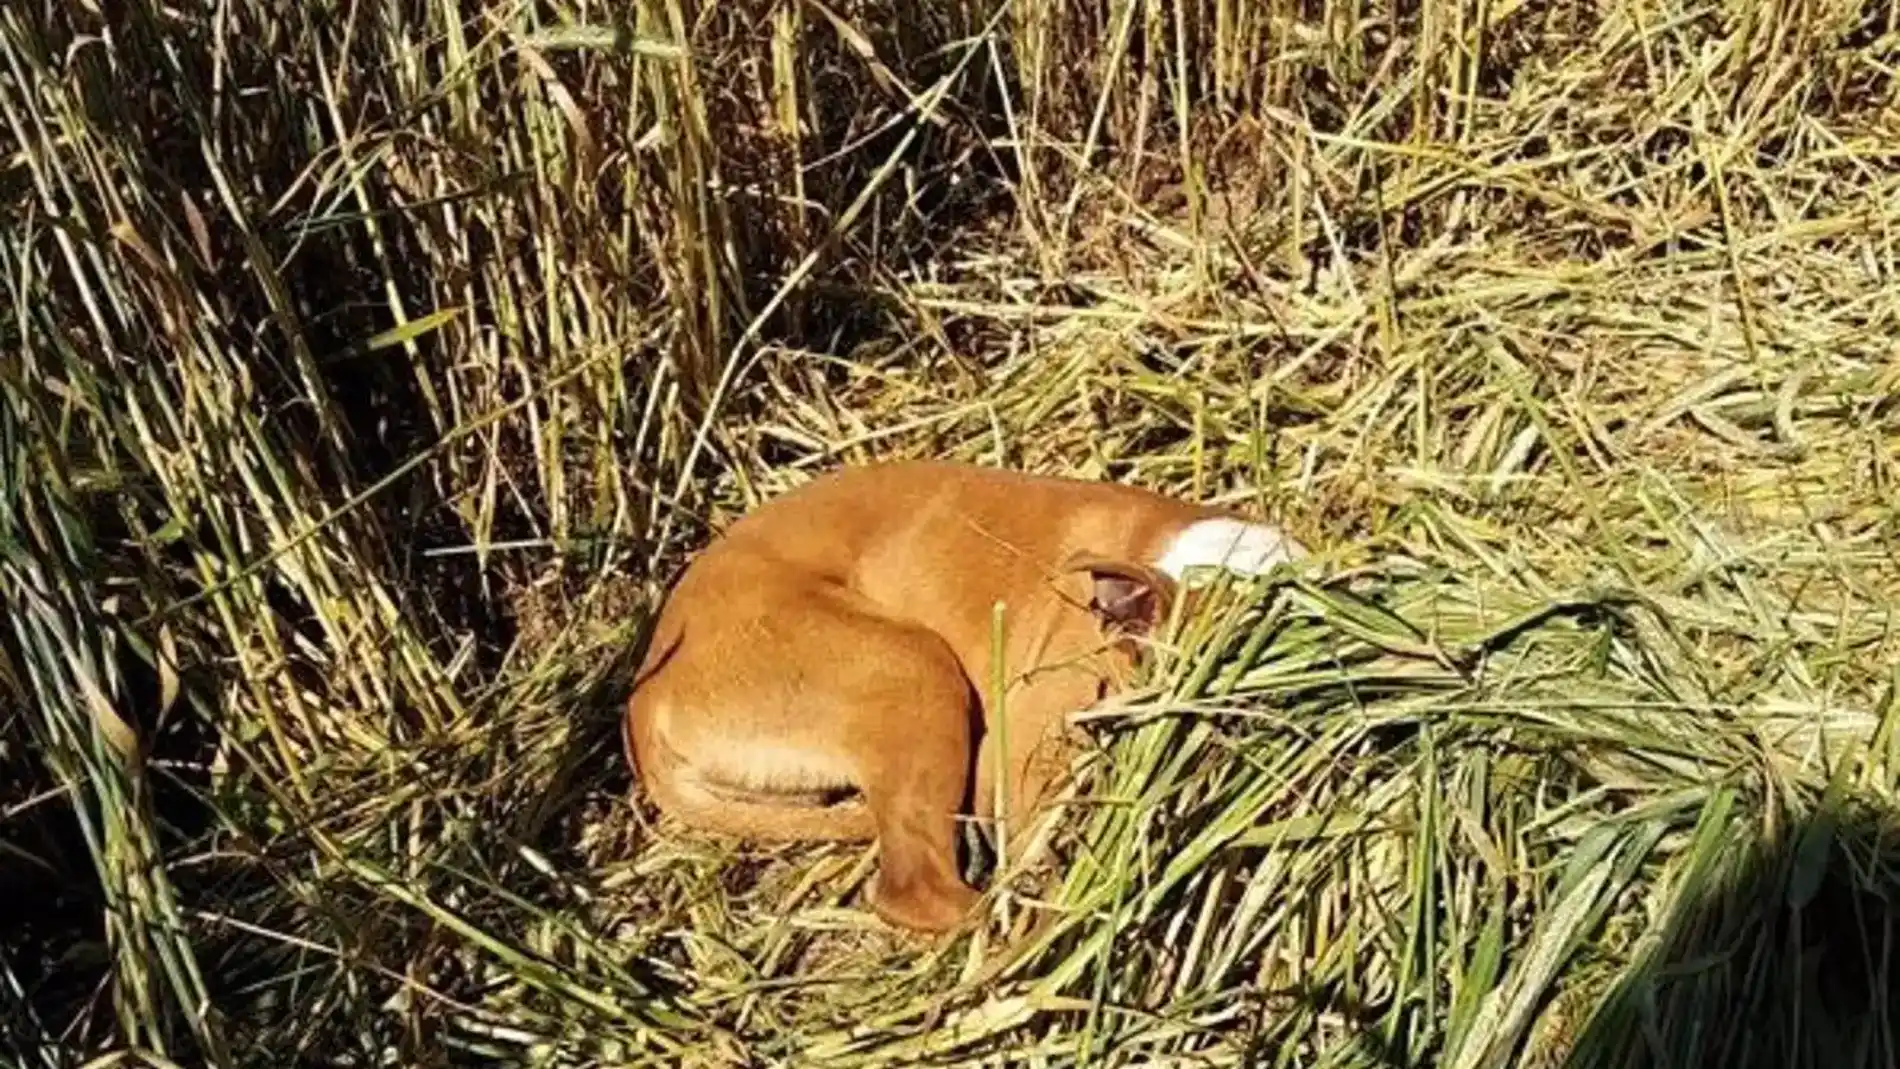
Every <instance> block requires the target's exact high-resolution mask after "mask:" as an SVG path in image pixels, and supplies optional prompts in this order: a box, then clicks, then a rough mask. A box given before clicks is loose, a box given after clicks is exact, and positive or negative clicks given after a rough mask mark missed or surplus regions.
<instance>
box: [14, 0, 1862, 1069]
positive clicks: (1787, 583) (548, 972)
mask: <svg viewBox="0 0 1900 1069" xmlns="http://www.w3.org/2000/svg"><path fill="white" fill-rule="evenodd" d="M1896 64H1900V9H1897V8H1895V7H1893V6H1892V5H1890V4H1884V3H1878V2H1873V3H1843V2H1839V0H1808V2H1803V3H1773V4H1745V3H1735V4H1724V3H1713V2H1708V3H1702V2H1696V0H1641V2H1634V3H1609V2H1607V0H1606V2H1603V3H1595V4H1567V5H1542V4H1523V3H1511V2H1499V3H1490V2H1485V0H1455V2H1454V0H1424V2H1422V3H1400V4H1393V3H1389V2H1386V0H1367V2H1365V3H1360V2H1358V0H1313V2H1310V3H1303V4H1294V3H1289V2H1282V0H1267V2H1262V3H1241V2H1237V0H1167V2H1163V0H1142V2H1140V3H1136V2H1132V0H1124V2H1115V3H1107V4H1082V3H1048V2H1042V0H1033V2H1032V0H1013V2H1009V3H992V2H989V0H985V2H983V3H975V2H965V0H956V2H952V3H942V4H894V3H876V2H857V0H840V2H831V3H819V2H816V0H744V2H739V3H728V4H710V3H686V2H684V0H636V2H635V3H632V4H628V5H618V6H616V5H598V4H591V3H582V4H544V3H495V2H490V0H466V2H463V3H459V4H451V3H431V2H423V0H376V2H374V3H368V4H341V5H340V4H328V3H313V4H271V3H264V2H261V0H234V2H231V3H224V4H216V5H203V4H187V5H176V4H173V5H159V4H153V3H149V2H148V0H130V2H128V3H126V4H123V5H109V6H108V7H107V8H104V9H102V8H100V7H98V6H96V5H85V4H67V3H61V2H57V0H20V2H18V3H13V4H10V5H8V6H5V7H4V8H0V129H4V130H5V132H6V133H5V135H4V136H0V203H3V204H4V205H5V211H6V214H5V216H4V223H5V234H4V240H0V276H4V283H0V293H3V294H4V296H5V314H4V315H0V399H3V400H0V454H4V457H3V459H0V501H4V507H0V598H3V599H4V601H5V606H6V610H7V620H6V627H5V628H4V638H3V639H0V694H3V695H4V702H5V704H4V705H0V776H4V777H5V778H4V779H0V894H4V895H5V896H6V900H7V901H8V902H9V903H13V904H11V905H8V906H6V907H0V911H3V912H0V915H5V916H7V918H8V923H6V924H5V925H4V926H0V1022H4V1023H0V1043H4V1049H5V1050H6V1051H7V1053H8V1054H9V1056H10V1057H11V1058H12V1059H14V1060H17V1061H18V1062H20V1063H21V1064H24V1065H48V1066H53V1065H67V1064H77V1063H79V1062H81V1061H84V1060H86V1059H88V1058H90V1057H95V1056H118V1057H120V1058H124V1059H144V1060H145V1061H147V1062H152V1063H158V1064H163V1063H165V1062H166V1061H169V1062H175V1063H179V1064H213V1065H240V1064H273V1065H276V1064H285V1063H287V1062H292V1061H299V1062H308V1063H311V1064H369V1063H378V1064H389V1063H394V1064H449V1063H457V1064H460V1063H467V1062H471V1061H500V1062H533V1063H535V1064H547V1065H579V1064H615V1065H626V1064H682V1063H687V1064H747V1065H765V1064H788V1063H801V1064H803V1063H822V1064H837V1065H860V1066H869V1065H917V1064H1004V1063H1009V1064H1015V1063H1021V1064H1036V1065H1068V1064H1090V1065H1099V1064H1142V1065H1188V1064H1192V1065H1227V1064H1259V1065H1288V1066H1291V1065H1301V1066H1305V1065H1326V1066H1411V1065H1423V1064H1442V1065H1447V1066H1455V1067H1459V1069H1466V1067H1474V1069H1475V1067H1489V1066H1504V1065H1515V1066H1554V1065H1565V1064H1567V1065H1575V1066H1588V1067H1608V1066H1634V1065H1669V1066H1677V1065H1685V1064H1709V1065H1736V1064H1747V1065H1755V1064H1760V1065H1775V1066H1828V1067H1834V1066H1853V1065H1868V1066H1884V1065H1891V1064H1893V1063H1894V1062H1895V1060H1896V1059H1897V1058H1900V1031H1897V1030H1900V1001H1897V1000H1896V995H1897V994H1900V980H1896V978H1895V976H1894V975H1893V968H1894V965H1895V963H1896V955H1895V940H1896V939H1897V938H1900V928H1897V926H1896V921H1895V916H1894V913H1893V911H1892V903H1894V902H1895V901H1896V900H1900V899H1897V898H1896V895H1900V874H1897V873H1896V868H1895V863H1894V857H1895V849H1896V848H1895V836H1896V834H1897V833H1900V830H1897V829H1896V824H1895V818H1894V812H1893V804H1894V794H1895V791H1896V774H1897V773H1900V769H1896V761H1900V738H1896V733H1895V730H1894V721H1895V719H1896V718H1897V717H1900V699H1896V691H1897V690H1900V675H1897V674H1896V671H1895V669H1894V667H1893V666H1894V665H1895V664H1897V663H1900V639H1897V638H1896V635H1895V622H1896V621H1895V618H1894V605H1895V604H1896V601H1897V599H1900V560H1896V552H1895V550H1896V547H1897V546H1900V532H1896V530H1895V503H1896V477H1897V476H1900V423H1897V420H1900V414H1897V412H1896V408H1895V405H1894V401H1893V395H1894V392H1895V389H1896V387H1900V361H1897V359H1896V352H1900V350H1896V348H1895V345H1896V343H1895V339H1896V338H1900V290H1896V288H1895V285H1894V278H1895V269H1896V241H1895V234H1896V229H1895V227H1896V224H1900V168H1896V166H1895V159H1896V155H1897V154H1900V97H1897V96H1896V83H1895V71H1896ZM921 454H930V455H941V456H953V457H960V458H964V459H969V460H974V461H979V462H985V463H997V464H1006V465H1009V466H1014V467H1023V468H1030V469H1034V470H1040V471H1052V472H1068V473H1073V474H1078V475H1084V476H1089V477H1113V478H1119V479H1124V480H1127V481H1131V482H1137V483H1141V484H1144V485H1149V486H1154V487H1157V488H1162V489H1166V490H1170V491H1174V492H1179V493H1183V494H1192V495H1195V496H1199V497H1204V498H1215V499H1221V500H1229V501H1235V502H1238V503H1242V504H1244V505H1246V506H1247V507H1249V508H1251V509H1253V510H1256V511H1258V512H1260V513H1262V514H1264V515H1271V516H1275V517H1279V518H1282V519H1283V520H1284V521H1285V522H1287V523H1288V524H1289V525H1290V526H1292V527H1293V528H1294V529H1295V530H1296V531H1297V533H1298V534H1299V535H1300V536H1301V537H1302V539H1303V540H1304V541H1306V542H1307V543H1308V544H1311V545H1314V546H1317V547H1320V548H1321V549H1322V550H1323V553H1324V557H1325V559H1324V560H1323V561H1322V562H1320V563H1319V564H1317V565H1315V566H1314V567H1313V568H1312V569H1309V570H1306V571H1304V572H1299V573H1290V574H1287V575H1282V576H1277V577H1274V578H1273V579H1272V580H1271V581H1270V582H1268V583H1265V584H1263V585H1262V586H1261V587H1260V588H1259V589H1252V590H1245V591H1235V592H1234V594H1235V597H1233V598H1232V599H1229V600H1227V601H1224V602H1222V605H1221V606H1220V607H1219V609H1218V611H1215V612H1211V613H1210V614H1208V615H1206V616H1205V617H1203V618H1200V619H1197V620H1188V621H1181V622H1180V626H1179V627H1178V628H1177V629H1176V630H1175V631H1174V632H1173V633H1172V634H1171V637H1170V641H1169V642H1168V643H1167V644H1166V645H1165V646H1164V648H1162V649H1161V650H1159V651H1158V652H1157V657H1156V660H1155V663H1154V664H1153V666H1152V668H1151V670H1150V671H1149V673H1148V676H1147V679H1146V684H1147V685H1146V686H1145V687H1144V689H1143V690H1142V691H1141V692H1140V693H1139V694H1137V695H1134V696H1131V698H1130V699H1129V700H1128V701H1127V702H1124V703H1119V704H1117V705H1115V706H1114V707H1111V708H1107V709H1103V710H1099V711H1096V712H1095V713H1093V714H1092V715H1090V716H1089V717H1086V718H1084V725H1083V727H1084V729H1085V730H1086V731H1087V732H1088V734H1089V736H1090V737H1091V738H1092V739H1093V740H1094V741H1095V742H1097V743H1099V746H1098V747H1096V751H1095V752H1094V753H1093V755H1092V757H1091V759H1090V760H1089V761H1088V762H1086V763H1085V764H1084V766H1083V767H1082V768H1081V769H1079V772H1080V773H1081V776H1080V783H1079V786H1078V788H1077V791H1076V793H1075V795H1074V801H1073V803H1072V805H1071V807H1070V814H1071V819H1069V820H1068V821H1066V822H1065V824H1064V827H1063V830H1062V831H1061V833H1060V834H1059V836H1058V841H1057V843H1056V846H1057V854H1058V856H1059V857H1061V858H1063V859H1064V864H1063V865H1062V867H1061V868H1059V869H1058V870H1056V871H1053V872H1043V873H1037V872H1022V873H1015V872H1011V873H1006V874H1005V876H1004V878H1003V879H1001V880H999V889H998V891H997V893H996V895H995V896H994V897H995V902H996V922H997V923H996V924H995V925H993V926H992V928H991V929H990V930H989V931H986V932H984V933H981V934H980V935H978V936H975V937H973V938H968V939H961V940H957V941H953V942H950V943H947V944H943V945H933V946H922V945H919V944H918V943H916V942H915V941H911V940H907V939H905V938H902V937H898V936H894V935H892V934H890V933H888V932H884V931H882V930H881V929H880V928H878V926H877V925H875V924H874V923H873V922H872V921H871V920H870V919H869V918H868V914H867V913H866V912H865V911H864V910H863V909H862V908H860V906H859V904H858V902H857V900H856V898H855V895H856V892H857V890H858V889H859V888H860V886H861V883H862V879H863V877H864V876H865V875H866V874H867V873H868V871H869V868H870V866H871V865H872V864H873V863H874V858H873V857H872V855H871V854H870V853H869V852H868V851H857V850H844V849H832V848H825V849H820V848H815V847H810V846H788V847H783V848H775V849H769V850H768V849H761V848H757V847H747V848H741V847H739V846H736V845H734V844H729V843H722V842H717V841H711V840H707V839H705V838H701V837H697V836H692V835H687V834H683V833H681V832H680V831H679V830H677V829H673V828H669V827H664V826H658V825H656V824H654V823H653V822H652V821H651V819H650V814H649V812H648V810H646V809H645V808H644V806H643V805H642V804H641V802H640V799H639V795H638V792H637V791H635V790H633V789H632V786H633V785H632V784H630V783H629V781H628V778H627V775H626V772H625V769H624V768H623V767H622V759H621V757H620V755H619V750H618V741H617V734H616V732H615V717H616V715H617V713H618V709H619V704H620V702H621V700H622V699H623V698H624V689H625V686H626V681H627V674H628V670H629V668H630V666H631V663H632V660H633V658H634V657H635V656H637V654H638V652H639V644H640V641H641V640H642V638H643V635H644V630H643V628H644V625H645V621H646V619H647V617H648V615H649V613H650V612H651V610H652V608H653V606H654V605H655V604H656V599H657V598H658V596H659V595H660V593H661V592H662V590H663V589H664V584H665V583H666V582H667V581H668V580H669V579H670V578H671V577H672V575H673V574H675V573H676V571H677V569H678V567H679V566H680V564H681V563H682V562H683V561H684V560H685V559H686V557H687V555H688V554H689V553H690V552H691V551H692V550H693V549H694V548H696V547H697V546H698V545H700V544H702V543H703V541H704V540H705V539H706V538H707V537H709V535H710V534H711V533H712V532H714V531H716V530H717V529H718V528H719V527H720V526H721V525H722V524H723V523H724V522H726V521H727V520H728V519H729V518H730V517H732V516H733V515H735V514H736V513H737V512H738V511H740V510H742V509H743V508H745V507H746V506H748V505H750V504H752V503H754V502H756V501H758V500H760V499H762V498H764V497H766V496H769V495H770V494H772V493H775V492H777V491H779V490H781V489H783V488H785V487H787V486H790V485H793V484H795V483H797V482H798V481H800V480H802V479H804V478H806V477H807V476H808V475H809V474H811V473H812V472H814V471H817V470H821V469H823V468H826V467H829V466H833V465H835V464H838V463H842V462H858V461H864V460H867V459H871V458H874V457H881V456H896V455H921ZM1005 919H1007V920H1008V922H1009V923H1010V925H1012V926H1013V928H1014V930H1015V932H1016V933H1017V934H1018V936H1019V937H1020V938H1019V941H1018V942H1015V943H1013V944H1008V946H1009V947H1011V948H1013V949H1007V950H1006V949H1005V942H1004V939H1005V936H1006V935H1007V934H1008V933H1007V932H1006V930H1005V927H1004V920H1005ZM1024 933H1026V934H1024Z"/></svg>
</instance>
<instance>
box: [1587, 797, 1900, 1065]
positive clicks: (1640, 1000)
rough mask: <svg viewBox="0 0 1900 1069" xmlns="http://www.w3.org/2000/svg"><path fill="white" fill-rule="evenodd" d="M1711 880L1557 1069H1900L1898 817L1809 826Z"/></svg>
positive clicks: (1862, 814)
mask: <svg viewBox="0 0 1900 1069" xmlns="http://www.w3.org/2000/svg"><path fill="white" fill-rule="evenodd" d="M1711 870H1712V871H1710V872H1708V874H1707V876H1708V879H1707V884H1708V887H1709V888H1710V890H1708V891H1705V892H1703V893H1701V894H1698V895H1694V896H1692V897H1691V898H1690V899H1689V900H1687V901H1685V902H1683V903H1682V904H1681V905H1680V906H1679V907H1678V908H1677V909H1676V911H1675V913H1674V915H1673V916H1671V917H1670V918H1668V920H1667V921H1666V922H1665V924H1666V927H1665V928H1664V930H1663V932H1662V934H1661V937H1660V938H1659V939H1658V940H1657V941H1656V942H1655V943H1654V944H1653V946H1652V947H1651V949H1650V951H1649V952H1648V953H1647V954H1646V955H1645V956H1644V957H1643V959H1642V960H1640V961H1638V962H1637V963H1636V964H1635V965H1634V966H1632V967H1631V968H1630V969H1629V970H1628V971H1627V973H1626V975H1625V976H1624V978H1623V979H1622V980H1621V981H1620V982H1618V983H1617V984H1616V985H1615V986H1614V987H1613V988H1612V989H1611V991H1610V993H1609V995H1608V997H1606V998H1605V999H1603V1000H1602V1002H1601V1003H1600V1004H1599V1005H1598V1008H1597V1009H1596V1011H1595V1013H1594V1014H1593V1015H1592V1016H1591V1017H1590V1018H1589V1019H1588V1020H1587V1021H1586V1022H1584V1024H1583V1027H1582V1028H1581V1029H1580V1030H1579V1031H1578V1032H1577V1034H1576V1044H1575V1046H1574V1047H1572V1049H1571V1051H1570V1055H1569V1057H1568V1059H1567V1060H1565V1061H1564V1062H1562V1063H1561V1064H1563V1065H1564V1066H1566V1067H1567V1069H1636V1067H1641V1069H1652V1067H1653V1069H1673V1067H1686V1066H1725V1067H1756V1066H1759V1067H1762V1069H1768V1067H1770V1066H1772V1067H1775V1069H1805V1067H1813V1069H1854V1067H1862V1066H1865V1067H1869V1069H1872V1067H1877V1066H1878V1067H1887V1066H1893V1065H1896V1064H1900V1032H1897V1030H1900V976H1896V975H1895V974H1896V967H1900V815H1896V814H1894V813H1892V812H1872V811H1864V810H1863V811H1857V812H1850V813H1847V814H1844V815H1843V817H1842V818H1841V819H1840V820H1839V821H1838V822H1835V821H1830V820H1828V819H1826V818H1825V817H1822V818H1817V819H1814V820H1811V821H1809V822H1807V823H1805V824H1802V825H1799V826H1796V827H1793V828H1790V829H1788V830H1787V831H1786V832H1785V833H1784V834H1782V835H1779V836H1775V837H1774V838H1773V839H1772V840H1771V841H1769V840H1764V841H1757V842H1753V843H1737V844H1735V845H1734V846H1733V848H1732V849H1730V850H1728V851H1725V852H1724V854H1723V855H1722V856H1721V857H1720V858H1718V859H1717V860H1716V861H1715V862H1714V864H1713V865H1712V866H1711Z"/></svg>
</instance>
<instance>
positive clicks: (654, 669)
mask: <svg viewBox="0 0 1900 1069" xmlns="http://www.w3.org/2000/svg"><path fill="white" fill-rule="evenodd" d="M685 638H686V625H685V624H684V623H681V622H679V621H677V620H668V619H666V618H664V617H662V618H661V620H660V622H659V624H658V625H656V626H655V627H654V630H653V637H652V639H651V640H650V641H648V643H647V652H646V656H645V657H644V658H642V659H641V661H640V668H639V670H638V671H636V672H635V673H634V675H633V686H632V687H630V688H628V693H627V705H626V708H625V709H623V710H621V713H620V749H621V751H622V752H623V753H625V754H626V756H627V768H628V769H629V770H631V771H632V772H633V776H634V778H635V779H639V778H640V761H639V758H638V757H637V756H636V754H635V751H634V746H633V708H634V702H636V701H638V700H639V697H640V688H641V687H643V686H645V685H646V683H647V681H648V680H650V679H652V678H653V676H654V675H655V674H656V673H658V672H659V670H660V669H662V668H665V667H666V662H668V661H670V660H672V659H673V655H674V654H675V653H678V652H679V648H680V643H681V642H682V641H684V640H685Z"/></svg>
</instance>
